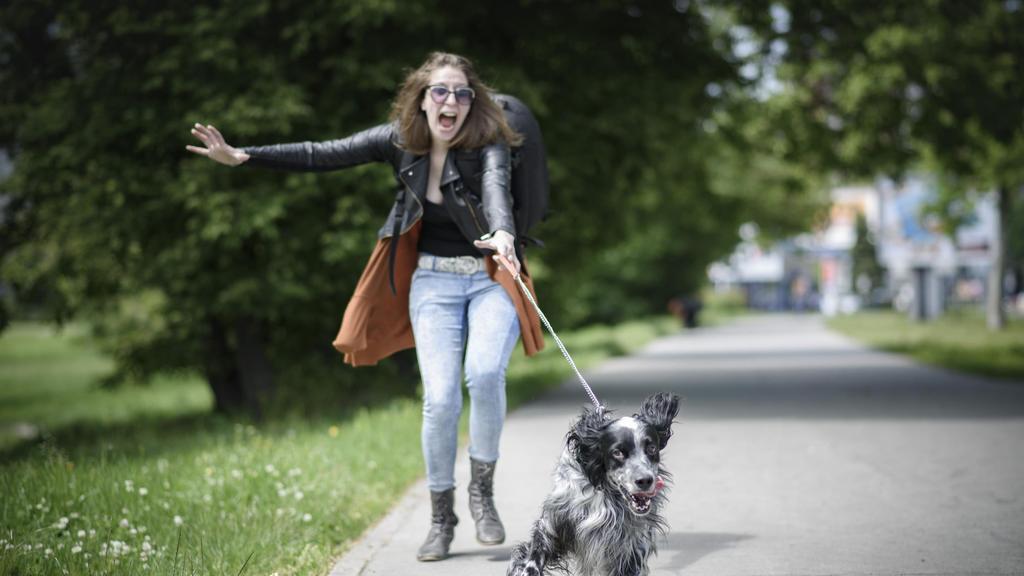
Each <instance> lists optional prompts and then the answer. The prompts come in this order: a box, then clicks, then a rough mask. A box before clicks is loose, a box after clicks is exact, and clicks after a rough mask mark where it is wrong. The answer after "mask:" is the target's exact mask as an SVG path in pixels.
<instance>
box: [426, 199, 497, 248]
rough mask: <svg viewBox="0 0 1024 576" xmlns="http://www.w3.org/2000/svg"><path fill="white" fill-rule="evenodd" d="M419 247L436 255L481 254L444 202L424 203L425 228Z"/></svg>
mask: <svg viewBox="0 0 1024 576" xmlns="http://www.w3.org/2000/svg"><path fill="white" fill-rule="evenodd" d="M417 249H418V250H419V251H420V252H426V253H428V254H433V255H434V256H476V257H479V256H481V255H482V254H481V252H480V251H479V250H477V248H476V246H473V243H472V242H470V241H469V240H466V237H465V236H463V235H462V231H461V230H459V227H458V225H456V224H455V221H454V220H452V216H451V214H449V213H448V209H447V208H446V207H445V206H444V205H443V204H434V203H433V202H431V201H429V200H428V201H426V202H424V203H423V228H422V229H421V230H420V241H419V245H418V246H417Z"/></svg>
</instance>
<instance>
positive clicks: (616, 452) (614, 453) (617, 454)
mask: <svg viewBox="0 0 1024 576" xmlns="http://www.w3.org/2000/svg"><path fill="white" fill-rule="evenodd" d="M612 458H615V459H616V460H624V459H625V458H626V455H625V454H623V453H622V450H619V449H618V448H616V449H615V450H612Z"/></svg>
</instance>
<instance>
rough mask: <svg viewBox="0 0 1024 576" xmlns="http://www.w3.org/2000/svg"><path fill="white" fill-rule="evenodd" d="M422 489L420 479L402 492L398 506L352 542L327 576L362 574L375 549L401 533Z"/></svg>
mask: <svg viewBox="0 0 1024 576" xmlns="http://www.w3.org/2000/svg"><path fill="white" fill-rule="evenodd" d="M425 489H426V479H425V478H422V477H421V478H420V479H419V480H417V481H415V482H413V483H412V485H411V486H409V488H407V489H406V491H405V494H403V495H402V497H401V499H399V501H398V503H397V504H395V505H394V506H393V507H392V508H391V509H390V510H388V511H387V512H386V513H385V514H384V516H383V517H382V518H381V519H380V520H379V521H378V522H377V524H376V525H374V526H371V527H370V528H368V529H367V530H366V531H365V532H363V534H362V535H361V536H360V537H359V538H358V539H356V540H355V541H353V543H352V545H351V546H350V547H349V548H348V550H346V551H345V552H344V553H342V555H341V557H340V558H338V559H337V560H336V561H335V563H334V567H332V568H331V571H330V572H329V573H328V576H358V575H360V574H362V573H363V570H364V569H365V568H366V566H367V564H369V563H370V561H371V560H373V557H374V556H376V554H377V550H379V549H380V548H382V547H384V546H386V545H387V544H388V543H389V542H391V539H392V538H393V537H394V535H395V534H396V533H397V532H398V531H399V530H401V528H402V527H403V525H404V522H405V521H406V520H407V519H408V518H409V517H410V516H411V515H412V512H413V510H414V509H415V508H416V506H417V505H419V502H420V497H421V496H422V494H423V491H424V490H425Z"/></svg>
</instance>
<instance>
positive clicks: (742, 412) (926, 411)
mask: <svg viewBox="0 0 1024 576" xmlns="http://www.w3.org/2000/svg"><path fill="white" fill-rule="evenodd" d="M570 352H571V351H570ZM586 375H587V380H588V381H589V382H590V383H591V384H592V385H593V386H594V389H595V391H596V392H597V394H598V396H599V397H600V398H601V400H602V401H603V402H604V403H605V404H606V405H608V406H609V407H610V408H613V409H616V410H617V411H618V412H619V413H626V414H631V413H633V412H634V411H636V409H637V407H638V406H639V402H640V401H641V400H642V399H643V398H644V397H645V396H646V395H648V394H649V393H652V392H656V391H661V390H668V391H673V392H676V393H678V394H680V395H681V396H682V397H683V399H684V404H683V407H682V410H681V413H680V418H679V422H678V424H676V428H675V432H676V434H675V436H674V437H673V438H672V441H671V442H670V444H669V446H668V448H667V449H666V452H665V455H664V461H665V462H666V465H667V467H668V468H669V469H670V470H671V471H672V472H673V473H674V475H675V487H674V489H673V491H672V493H671V496H670V503H669V506H668V508H667V514H666V516H667V517H668V519H669V522H670V524H671V532H670V533H669V534H668V536H667V538H666V539H665V541H663V542H662V544H661V550H660V553H659V555H658V556H657V557H656V558H655V559H654V561H653V562H652V573H653V574H684V575H693V576H697V575H714V576H724V575H741V574H742V575H748V574H791V575H831V574H844V575H859V574H914V575H939V574H941V575H974V576H980V575H990V574H991V575H996V574H998V575H1005V574H1024V382H1017V383H1009V384H1008V383H996V382H993V381H989V380H985V379H982V378H973V377H967V376H963V375H958V374H953V373H950V372H947V371H943V370H938V369H934V368H929V367H924V366H921V365H918V364H914V363H912V362H910V361H908V360H904V359H902V358H900V357H897V356H892V355H888V354H882V353H877V352H872V351H869V350H866V349H864V348H863V347H861V346H859V345H858V344H856V343H854V342H852V341H850V340H848V339H846V338H843V337H841V336H839V335H836V334H834V333H831V332H828V331H826V330H825V328H824V327H823V324H822V322H821V320H820V319H819V318H817V317H810V316H807V317H799V316H767V317H754V318H749V319H744V320H741V321H739V322H736V323H734V324H731V325H728V326H725V327H720V328H713V329H702V330H696V331H691V332H686V333H680V334H678V335H674V336H669V337H666V338H662V339H660V340H657V341H655V342H653V343H652V344H650V345H649V346H648V347H647V348H645V349H644V350H643V351H642V352H641V353H639V354H636V355H634V356H630V357H626V358H619V359H615V360H612V361H609V362H606V363H605V364H603V365H601V366H600V367H598V368H596V369H593V370H590V371H588V372H587V374H586ZM586 403H587V400H586V397H585V395H584V394H583V392H582V390H581V389H580V387H579V384H578V383H577V382H575V380H573V381H570V382H566V383H565V384H563V385H562V386H561V387H560V388H558V389H557V390H555V391H553V392H551V393H549V394H547V395H546V396H544V397H543V398H541V399H539V400H537V401H535V402H533V403H531V404H529V405H527V406H525V407H522V408H520V409H519V410H517V411H516V412H514V413H513V414H511V415H510V416H509V419H508V422H507V424H506V428H505V434H504V437H503V439H502V459H501V461H500V462H499V464H498V473H497V479H496V494H497V503H498V509H499V511H500V512H501V514H502V516H503V519H504V520H505V524H506V528H507V530H508V533H509V540H508V541H507V542H506V543H505V544H504V545H501V546H496V547H483V546H480V545H478V544H477V543H476V542H475V541H474V540H473V527H472V518H471V517H470V516H469V512H468V510H467V509H466V495H465V486H466V483H467V481H468V476H469V473H468V466H467V465H466V459H467V458H466V456H465V454H464V453H463V454H462V455H461V456H460V458H459V462H460V467H459V470H458V471H457V480H458V482H459V488H458V492H457V498H456V512H457V513H458V514H459V516H460V518H461V519H462V523H461V524H460V525H459V528H458V530H457V531H456V539H455V542H454V543H453V546H452V551H453V553H454V556H453V557H452V558H450V559H448V560H446V561H444V562H435V563H429V564H425V563H418V562H416V561H415V551H416V549H417V547H418V546H419V544H420V543H421V541H422V539H423V537H424V536H425V535H426V530H427V525H428V522H429V500H428V498H427V491H426V488H425V485H424V484H423V483H422V482H421V483H419V484H417V485H416V486H414V487H413V488H412V489H411V490H410V492H409V493H408V494H406V496H405V497H404V498H403V499H402V501H401V502H400V503H399V504H398V506H397V507H396V508H395V509H394V510H393V511H392V513H391V514H390V515H389V516H387V517H386V518H385V519H384V520H383V521H382V522H381V523H380V524H378V525H377V526H376V527H375V528H374V529H373V530H371V531H370V533H368V534H367V535H366V536H365V537H364V538H363V539H362V540H361V541H360V542H359V543H357V544H356V545H355V546H354V547H353V549H352V550H351V551H350V552H349V553H348V554H346V555H345V557H343V558H342V559H341V560H340V561H339V562H338V565H337V566H336V567H335V569H334V571H333V572H332V575H346V576H347V575H355V574H360V575H384V574H387V575H412V574H424V575H433V574H437V575H441V574H444V575H456V576H460V575H470V574H472V575H474V576H476V575H487V574H494V575H503V574H504V573H505V568H506V565H507V563H508V557H509V553H510V550H511V547H512V545H513V544H514V543H515V542H518V541H519V540H521V539H523V538H525V536H526V533H527V530H528V528H529V526H530V524H531V523H532V521H533V520H534V519H535V518H536V516H537V513H538V511H539V509H540V504H541V501H542V500H543V498H544V496H545V494H546V493H547V491H548V490H549V489H550V480H549V474H550V472H551V470H552V468H553V465H554V463H555V460H556V458H557V456H558V454H559V452H560V450H561V440H562V438H563V437H564V435H565V432H566V431H567V429H568V427H569V424H570V423H571V422H572V420H573V418H574V416H575V415H576V413H578V411H579V408H580V407H581V406H583V405H584V404H586Z"/></svg>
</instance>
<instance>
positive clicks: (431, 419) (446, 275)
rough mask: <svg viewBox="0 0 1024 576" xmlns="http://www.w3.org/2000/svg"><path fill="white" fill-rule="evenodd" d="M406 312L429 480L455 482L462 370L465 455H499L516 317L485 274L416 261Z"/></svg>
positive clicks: (435, 485) (440, 485)
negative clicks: (465, 396) (466, 424)
mask: <svg viewBox="0 0 1024 576" xmlns="http://www.w3.org/2000/svg"><path fill="white" fill-rule="evenodd" d="M409 318H410V319H411V320H412V330H413V336H414V337H415V339H416V357H417V359H418V360H419V365H420V376H421V378H422V379H423V431H422V436H421V438H422V442H423V459H424V460H425V461H426V465H427V484H428V486H429V487H430V489H431V490H432V491H435V492H440V491H443V490H447V489H449V488H452V487H454V486H455V452H456V449H457V445H458V432H459V416H460V415H461V413H462V373H463V367H464V369H465V374H466V387H467V388H468V389H469V399H470V411H469V455H470V456H471V457H472V458H473V459H475V460H479V461H483V462H495V461H497V460H498V442H499V440H500V439H501V429H502V425H503V424H504V422H505V369H506V368H507V366H508V360H509V357H510V356H511V355H512V348H513V347H514V346H515V344H516V340H517V339H518V338H519V317H518V316H517V315H516V309H515V305H514V304H512V299H511V298H510V297H509V295H508V292H506V291H505V289H504V288H502V286H501V285H500V284H498V283H497V282H495V281H494V280H491V278H490V277H489V276H488V275H487V273H486V272H476V273H475V274H470V275H466V274H456V273H452V272H435V271H433V270H426V269H423V268H417V269H416V271H415V272H414V273H413V277H412V289H411V291H410V293H409Z"/></svg>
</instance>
